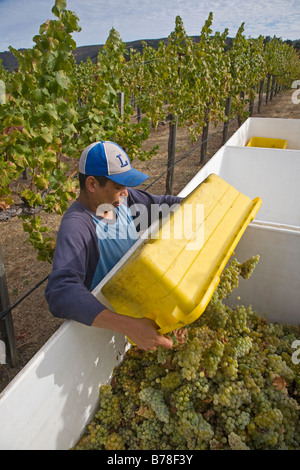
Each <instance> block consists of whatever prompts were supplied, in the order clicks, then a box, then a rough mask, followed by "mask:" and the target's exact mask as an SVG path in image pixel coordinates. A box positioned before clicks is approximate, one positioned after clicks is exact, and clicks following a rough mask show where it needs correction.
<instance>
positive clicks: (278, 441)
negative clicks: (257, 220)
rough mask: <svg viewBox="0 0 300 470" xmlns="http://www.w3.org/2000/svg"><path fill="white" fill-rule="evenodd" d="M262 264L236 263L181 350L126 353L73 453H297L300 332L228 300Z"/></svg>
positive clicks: (299, 442) (191, 327) (103, 389)
mask: <svg viewBox="0 0 300 470" xmlns="http://www.w3.org/2000/svg"><path fill="white" fill-rule="evenodd" d="M257 261H258V257H252V258H250V260H248V261H246V262H245V263H239V262H238V261H236V260H233V261H232V263H230V264H229V266H228V268H226V269H225V270H224V271H223V274H222V276H221V280H220V284H219V287H218V288H217V290H216V291H215V293H214V295H213V296H212V299H211V301H210V302H209V304H208V306H207V308H206V310H205V312H204V313H203V314H202V315H201V316H200V317H199V318H198V319H197V320H196V321H195V322H194V323H192V324H191V325H188V327H187V332H186V334H187V340H186V341H185V342H184V343H183V344H180V346H179V345H175V346H174V347H173V348H172V349H171V350H166V349H163V348H157V349H156V350H155V351H148V352H145V351H141V350H138V349H137V348H136V347H135V346H132V347H131V348H130V349H129V351H128V352H127V354H126V356H125V359H124V361H123V362H122V364H121V365H120V366H118V367H116V368H115V369H114V373H113V379H112V382H111V384H109V385H108V384H105V385H102V386H101V387H100V394H99V409H98V410H97V412H96V413H95V416H94V417H93V420H92V421H91V423H90V424H89V425H88V426H87V429H86V432H85V434H84V435H83V437H82V438H81V439H80V440H79V442H78V444H77V446H75V449H78V450H123V449H124V450H151V449H155V450H158V449H161V450H164V449H166V450H213V449H222V450H267V449H271V450H273V449H274V450H290V449H293V450H300V420H299V411H300V378H299V365H297V364H294V363H293V361H292V354H293V352H294V350H293V348H292V344H293V342H294V341H295V340H298V339H300V328H299V327H298V326H293V325H288V324H287V325H285V324H281V325H278V324H275V323H268V322H267V321H266V320H265V319H263V318H262V317H260V316H259V315H258V313H257V312H255V311H254V310H253V309H252V307H251V305H250V306H248V307H245V306H243V305H237V306H236V307H235V308H231V307H229V306H228V305H225V304H224V302H223V300H224V299H225V298H227V297H228V295H229V294H230V292H231V291H232V290H233V288H235V287H237V285H238V278H239V276H243V277H245V278H248V277H249V276H250V275H251V273H252V271H253V269H254V266H255V265H256V263H257Z"/></svg>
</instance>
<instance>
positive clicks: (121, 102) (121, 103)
mask: <svg viewBox="0 0 300 470" xmlns="http://www.w3.org/2000/svg"><path fill="white" fill-rule="evenodd" d="M118 106H119V110H120V115H121V117H122V118H123V116H124V91H120V92H119V94H118Z"/></svg>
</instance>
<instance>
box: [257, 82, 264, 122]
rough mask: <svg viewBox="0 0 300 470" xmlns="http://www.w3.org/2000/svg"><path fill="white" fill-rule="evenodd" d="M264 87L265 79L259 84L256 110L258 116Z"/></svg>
mask: <svg viewBox="0 0 300 470" xmlns="http://www.w3.org/2000/svg"><path fill="white" fill-rule="evenodd" d="M264 85H265V79H263V80H261V82H260V84H259V92H258V109H257V112H258V114H259V113H260V110H261V105H262V100H263V93H264Z"/></svg>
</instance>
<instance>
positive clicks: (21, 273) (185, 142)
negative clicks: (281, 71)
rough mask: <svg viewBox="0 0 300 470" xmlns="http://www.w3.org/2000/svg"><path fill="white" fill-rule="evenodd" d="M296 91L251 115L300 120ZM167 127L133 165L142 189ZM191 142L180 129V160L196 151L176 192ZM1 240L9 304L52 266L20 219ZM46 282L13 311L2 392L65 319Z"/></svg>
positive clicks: (214, 130) (159, 166) (160, 160)
mask: <svg viewBox="0 0 300 470" xmlns="http://www.w3.org/2000/svg"><path fill="white" fill-rule="evenodd" d="M292 93H293V90H289V91H285V92H281V93H280V94H278V95H276V96H275V97H273V99H272V101H270V102H269V103H268V105H266V104H265V102H264V103H263V106H262V108H261V112H260V114H258V113H257V106H255V109H254V114H253V117H272V118H287V119H300V104H298V105H295V104H293V102H292ZM222 129H223V126H222V125H220V126H218V127H214V126H211V128H210V133H209V140H208V158H210V157H211V156H212V155H214V154H215V153H216V151H217V150H218V149H219V148H220V147H221V145H222ZM237 129H238V124H237V120H234V121H232V122H231V123H230V125H229V133H228V138H229V137H230V136H231V135H232V134H233V133H234V132H236V130H237ZM168 136H169V126H168V124H166V125H160V126H159V127H158V129H157V131H156V132H152V133H151V135H150V138H149V140H148V141H147V142H146V144H145V145H146V147H148V146H149V147H152V146H153V145H155V144H158V145H159V146H160V150H159V153H158V155H157V156H155V157H154V158H153V159H151V161H145V162H141V161H136V162H134V164H133V166H134V167H135V168H137V169H139V170H141V171H144V172H145V173H147V174H149V175H150V178H149V180H147V182H146V184H145V186H144V187H141V189H145V187H146V186H148V185H149V184H151V183H152V182H153V181H154V180H155V179H156V178H157V177H158V176H159V175H161V173H162V172H163V171H164V170H166V168H167V148H168ZM200 142H201V140H200V139H199V141H198V142H197V143H195V144H193V145H192V144H191V142H190V140H189V136H188V133H187V131H186V130H184V129H180V128H179V129H178V134H177V153H176V160H177V159H180V157H182V156H183V155H185V154H186V153H187V152H188V151H190V150H192V149H194V151H193V152H192V153H190V154H189V156H188V157H187V158H184V159H183V160H182V161H181V162H180V163H178V165H176V167H175V174H174V190H173V194H178V193H179V191H180V190H181V189H182V188H184V186H185V185H186V184H187V183H188V182H189V181H190V180H191V179H192V177H193V176H194V175H195V174H196V173H197V172H198V171H199V170H200V165H199V160H200V147H199V143H200ZM165 186H166V177H165V175H164V176H163V177H162V178H160V179H159V180H158V181H157V182H156V183H155V184H153V186H151V187H150V188H149V189H148V190H149V192H152V193H153V194H164V193H165ZM60 220H61V218H60V216H57V215H56V214H52V215H49V214H45V213H44V214H43V221H44V222H45V223H46V224H47V225H49V226H51V227H52V228H53V230H54V231H56V230H57V229H58V227H59V224H60ZM0 244H1V247H2V252H3V257H4V266H5V274H6V280H7V285H8V291H9V298H10V304H11V305H12V304H13V303H14V302H16V301H17V300H18V299H20V298H21V297H22V296H23V295H24V294H26V293H27V292H28V291H29V290H30V289H31V288H32V287H34V286H35V285H36V284H37V283H38V282H39V281H40V280H42V279H43V278H44V277H45V276H47V275H48V274H49V273H50V270H51V266H50V265H49V264H48V263H44V262H41V261H37V259H36V252H35V250H34V249H33V248H32V246H31V245H30V244H29V242H28V240H27V234H26V233H25V232H23V228H22V221H21V220H20V219H19V218H18V217H13V218H10V219H9V220H7V221H1V222H0ZM45 285H46V284H45V283H43V284H42V285H41V286H40V287H39V288H38V289H36V290H34V291H33V293H32V294H30V295H29V296H28V297H27V298H26V299H25V300H24V301H23V302H22V303H21V304H19V305H18V306H17V307H16V308H14V309H13V311H12V316H13V324H14V331H15V336H16V343H17V349H18V358H19V363H18V365H17V366H15V367H13V366H12V364H11V363H10V361H9V357H8V361H7V364H2V365H0V392H1V391H3V389H4V388H5V387H6V386H7V385H8V384H9V383H10V382H11V380H12V379H13V378H14V377H15V376H16V375H17V374H18V373H19V372H20V370H21V369H22V368H23V367H24V366H25V365H26V364H27V363H28V361H29V360H30V359H31V358H32V357H33V356H34V355H35V354H36V353H37V352H38V350H39V349H40V348H41V347H42V346H43V345H44V344H45V343H46V341H47V340H48V339H49V338H50V337H51V336H52V335H53V333H54V332H55V331H56V330H57V329H58V328H59V326H60V325H61V324H62V322H63V321H61V320H58V319H55V318H54V317H53V316H52V315H51V314H50V312H49V310H48V306H47V303H46V300H45V298H44V289H45Z"/></svg>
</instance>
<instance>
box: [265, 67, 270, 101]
mask: <svg viewBox="0 0 300 470" xmlns="http://www.w3.org/2000/svg"><path fill="white" fill-rule="evenodd" d="M270 82H271V75H270V74H269V73H268V77H267V91H266V105H267V104H268V101H269V94H270Z"/></svg>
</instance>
